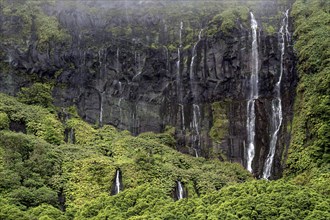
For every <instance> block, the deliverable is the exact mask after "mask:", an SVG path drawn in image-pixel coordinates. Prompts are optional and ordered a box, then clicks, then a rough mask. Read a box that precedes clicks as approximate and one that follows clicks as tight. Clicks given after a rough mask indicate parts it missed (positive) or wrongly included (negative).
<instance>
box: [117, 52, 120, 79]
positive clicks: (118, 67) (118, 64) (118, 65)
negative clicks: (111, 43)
mask: <svg viewBox="0 0 330 220" xmlns="http://www.w3.org/2000/svg"><path fill="white" fill-rule="evenodd" d="M116 62H117V63H116V65H117V66H116V70H117V73H119V69H120V63H119V48H117V53H116Z"/></svg>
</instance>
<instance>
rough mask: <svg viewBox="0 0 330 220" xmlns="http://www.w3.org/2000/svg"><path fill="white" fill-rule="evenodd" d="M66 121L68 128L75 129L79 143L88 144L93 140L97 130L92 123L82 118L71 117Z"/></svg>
mask: <svg viewBox="0 0 330 220" xmlns="http://www.w3.org/2000/svg"><path fill="white" fill-rule="evenodd" d="M66 123H67V127H68V128H73V129H74V131H75V139H76V143H77V144H86V143H89V142H91V141H92V140H93V138H94V135H95V133H96V131H95V129H94V128H93V127H92V126H91V125H90V124H88V123H86V122H84V121H83V120H81V119H80V118H71V119H69V120H68V121H67V122H66Z"/></svg>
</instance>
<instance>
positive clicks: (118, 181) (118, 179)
mask: <svg viewBox="0 0 330 220" xmlns="http://www.w3.org/2000/svg"><path fill="white" fill-rule="evenodd" d="M119 175H120V171H119V170H117V171H116V187H115V195H116V194H118V193H119V192H120V176H119Z"/></svg>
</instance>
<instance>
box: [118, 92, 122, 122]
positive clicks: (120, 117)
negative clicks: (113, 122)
mask: <svg viewBox="0 0 330 220" xmlns="http://www.w3.org/2000/svg"><path fill="white" fill-rule="evenodd" d="M122 100H123V98H122V97H120V98H119V100H118V108H119V124H121V123H122V121H123V113H122V109H121V101H122Z"/></svg>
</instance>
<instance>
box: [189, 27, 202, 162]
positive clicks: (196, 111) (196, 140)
mask: <svg viewBox="0 0 330 220" xmlns="http://www.w3.org/2000/svg"><path fill="white" fill-rule="evenodd" d="M202 32H203V29H201V30H200V32H199V34H198V41H197V42H196V43H195V45H194V47H193V50H192V58H191V63H190V89H191V94H192V96H193V101H194V102H195V101H196V98H198V97H197V94H196V91H197V88H196V86H195V83H196V82H195V76H194V61H195V59H196V57H197V45H198V43H199V42H200V41H201V38H202ZM200 117H201V112H200V107H199V105H197V104H193V120H192V126H191V129H192V130H193V132H192V135H191V140H192V148H193V150H194V151H195V156H196V157H198V151H197V149H198V148H199V147H200V146H199V145H200V125H199V124H200V123H199V121H200Z"/></svg>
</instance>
